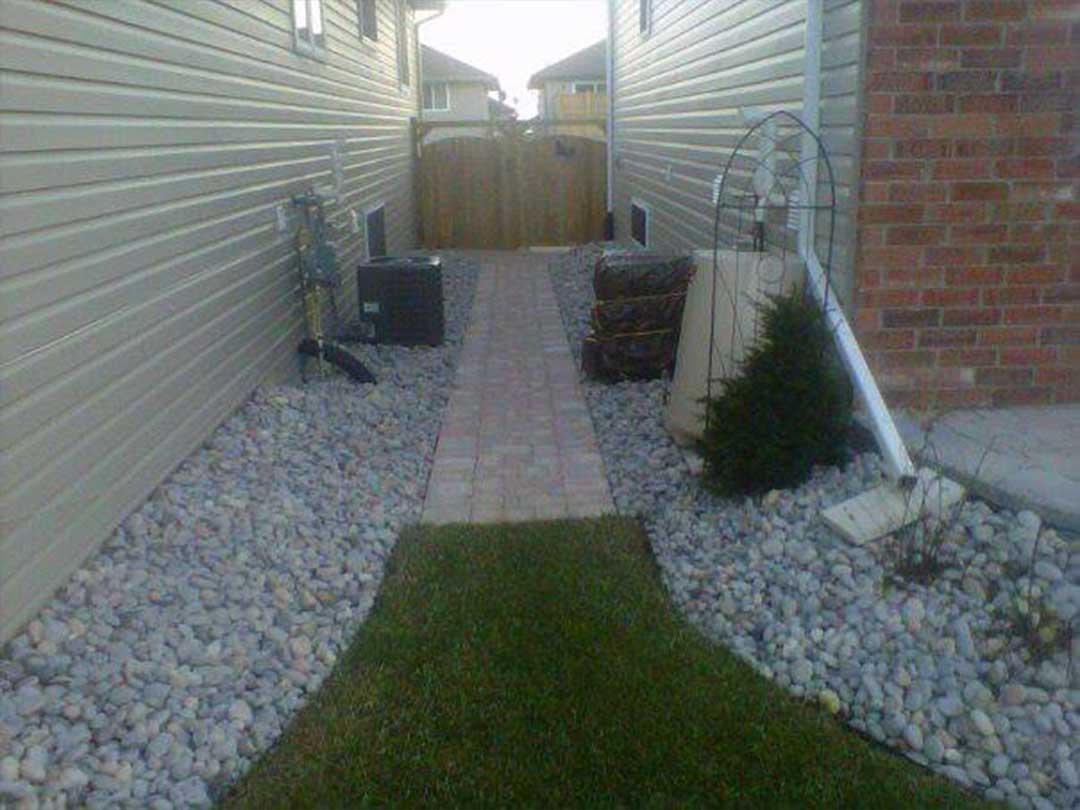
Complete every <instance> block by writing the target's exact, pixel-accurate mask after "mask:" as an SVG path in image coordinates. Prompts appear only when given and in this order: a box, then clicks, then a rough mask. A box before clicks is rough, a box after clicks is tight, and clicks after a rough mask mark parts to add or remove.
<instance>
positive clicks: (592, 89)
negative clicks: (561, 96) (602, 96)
mask: <svg viewBox="0 0 1080 810" xmlns="http://www.w3.org/2000/svg"><path fill="white" fill-rule="evenodd" d="M579 87H587V88H589V89H588V90H578V88H579ZM606 90H607V82H596V81H581V82H571V83H570V92H571V93H573V94H574V95H585V94H586V93H593V94H597V93H603V92H606Z"/></svg>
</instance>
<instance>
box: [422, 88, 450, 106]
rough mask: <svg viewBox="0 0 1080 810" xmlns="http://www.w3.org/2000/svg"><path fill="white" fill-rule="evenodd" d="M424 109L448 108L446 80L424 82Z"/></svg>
mask: <svg viewBox="0 0 1080 810" xmlns="http://www.w3.org/2000/svg"><path fill="white" fill-rule="evenodd" d="M424 109H425V110H439V111H446V110H449V109H450V88H449V87H448V86H447V84H446V82H426V83H425V84H424Z"/></svg>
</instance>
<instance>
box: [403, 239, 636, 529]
mask: <svg viewBox="0 0 1080 810" xmlns="http://www.w3.org/2000/svg"><path fill="white" fill-rule="evenodd" d="M480 263H481V268H480V278H479V280H478V283H477V290H476V300H475V302H474V303H473V312H472V319H471V321H470V324H469V329H468V332H467V333H466V335H465V345H464V346H463V348H462V355H461V360H460V362H459V364H458V370H457V379H456V381H455V383H454V390H453V392H452V393H451V396H450V403H449V405H448V406H447V412H446V415H445V417H444V418H443V425H442V430H441V431H440V433H439V442H438V446H437V448H436V451H435V463H434V465H433V467H432V471H431V478H430V480H429V481H428V490H427V496H426V498H425V500H424V512H423V517H422V521H423V522H424V523H456V522H472V523H492V522H498V521H518V520H534V519H549V518H561V517H586V516H589V515H600V514H605V513H610V512H614V511H615V508H614V506H613V505H612V500H611V493H610V491H609V490H608V485H607V476H606V474H605V471H604V462H603V460H602V459H601V457H600V453H599V451H598V450H597V447H596V437H595V436H594V435H593V429H592V422H591V421H590V418H589V411H588V408H587V406H586V405H585V400H584V399H583V397H582V394H581V388H580V387H579V385H578V380H577V370H576V368H575V366H574V361H573V357H572V356H571V354H570V347H569V345H568V344H567V342H566V333H565V331H564V330H563V324H562V319H561V318H560V315H559V305H558V303H557V302H556V300H555V292H554V290H553V289H552V287H551V280H550V278H549V277H548V273H547V270H546V266H547V265H546V259H545V258H544V257H543V256H540V255H535V254H530V253H524V252H521V253H511V252H506V253H501V254H492V253H486V254H482V255H481V257H480Z"/></svg>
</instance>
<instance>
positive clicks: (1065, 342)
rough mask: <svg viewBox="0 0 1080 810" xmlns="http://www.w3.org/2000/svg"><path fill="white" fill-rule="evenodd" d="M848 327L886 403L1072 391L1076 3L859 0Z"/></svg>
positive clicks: (1033, 399) (1076, 255)
mask: <svg viewBox="0 0 1080 810" xmlns="http://www.w3.org/2000/svg"><path fill="white" fill-rule="evenodd" d="M867 5H868V8H867V14H868V16H869V21H868V25H867V39H868V41H867V48H866V67H865V102H864V104H865V107H864V109H865V113H864V123H863V134H862V161H861V163H862V166H861V174H860V177H861V180H862V182H861V184H860V193H859V209H858V223H859V227H858V248H857V253H856V263H855V277H856V285H855V286H856V290H857V296H856V302H857V315H856V318H857V325H858V332H859V334H860V336H861V338H862V341H863V344H864V346H865V347H866V348H867V349H868V350H869V352H870V357H871V363H872V364H873V365H874V366H875V368H876V369H878V371H879V380H880V381H881V382H882V383H883V385H884V386H885V388H886V389H887V390H888V391H889V392H890V394H891V397H890V399H891V400H892V401H893V402H896V403H901V404H910V405H920V406H922V405H939V406H984V405H1015V404H1031V403H1049V402H1063V401H1076V400H1078V399H1080V156H1078V151H1077V149H1078V129H1077V124H1078V118H1080V2H1076V0H1029V1H1027V2H1025V0H964V2H958V1H957V0H948V1H946V2H941V1H940V0H935V1H934V2H922V1H921V0H876V1H875V2H873V3H868V4H867Z"/></svg>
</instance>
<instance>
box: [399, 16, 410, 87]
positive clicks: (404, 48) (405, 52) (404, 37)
mask: <svg viewBox="0 0 1080 810" xmlns="http://www.w3.org/2000/svg"><path fill="white" fill-rule="evenodd" d="M405 23H406V19H405V0H398V3H397V64H398V77H399V79H400V80H401V83H402V84H403V85H407V84H408V83H409V27H408V26H407V25H406V24H405Z"/></svg>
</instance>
